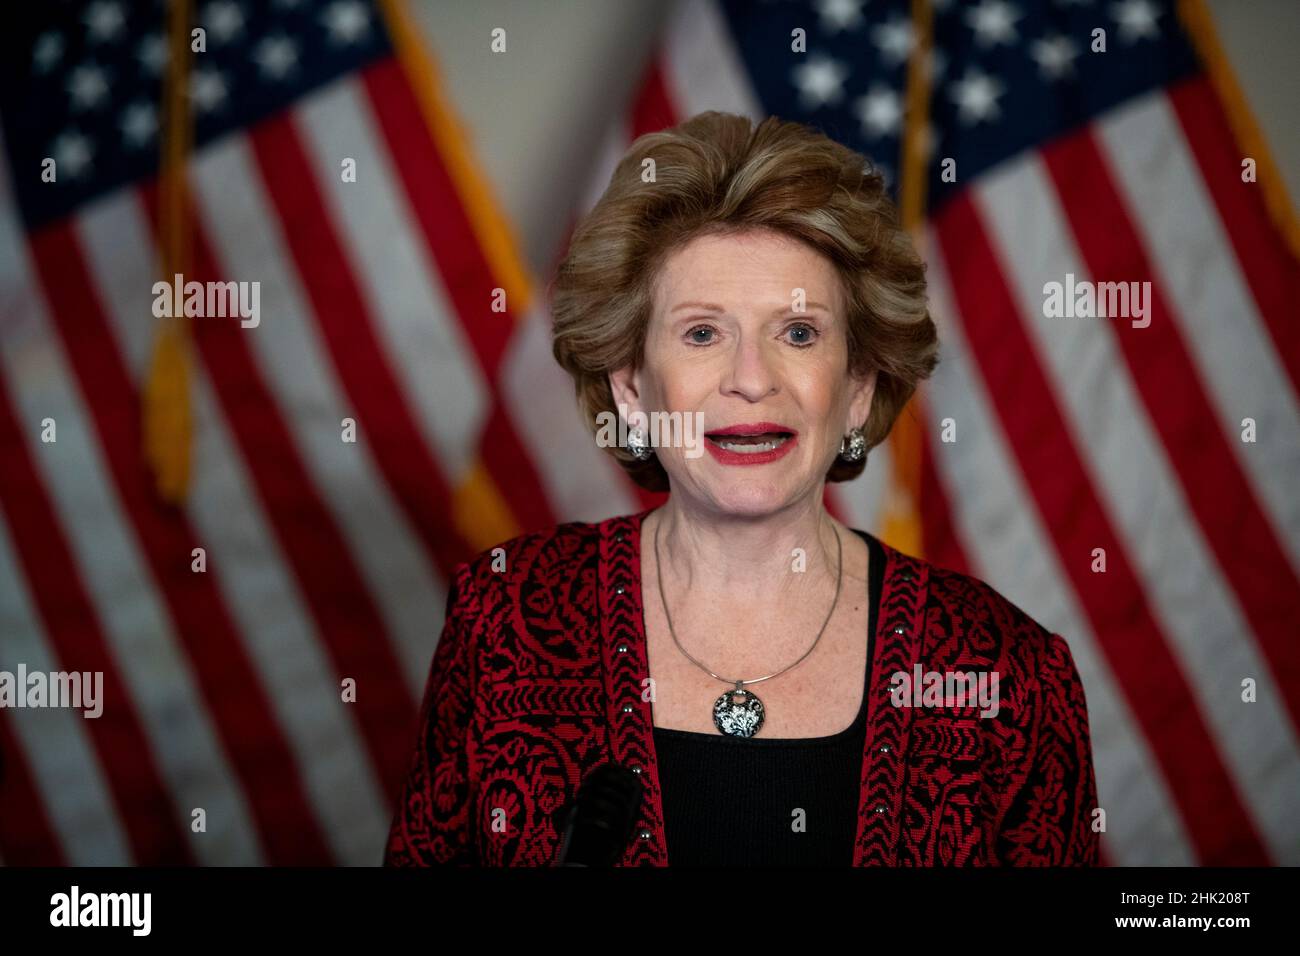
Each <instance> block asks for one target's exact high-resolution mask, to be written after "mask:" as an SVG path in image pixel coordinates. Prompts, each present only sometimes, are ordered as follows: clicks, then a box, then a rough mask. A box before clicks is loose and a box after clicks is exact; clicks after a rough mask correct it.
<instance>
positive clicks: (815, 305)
mask: <svg viewBox="0 0 1300 956" xmlns="http://www.w3.org/2000/svg"><path fill="white" fill-rule="evenodd" d="M682 309H702V310H705V311H708V312H726V311H727V310H726V309H724V308H723V307H722V306H720V305H714V304H713V303H711V302H679V303H677V304H676V305H675V306H673V307H672V308H671V309H669V310H668V311H669V313H670V314H671V313H673V312H678V311H680V310H682ZM808 309H821V311H823V312H829V311H830V308H829V307H828V306H824V305H822V304H821V303H820V302H805V303H804V311H806V310H808ZM787 312H794V313H795V314H796V315H797V314H798V311H797V310H796V309H795V308H794V307H793V306H786V305H783V306H778V307H777V308H775V309H773V310H772V314H773V315H784V314H785V313H787Z"/></svg>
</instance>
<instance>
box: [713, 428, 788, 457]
mask: <svg viewBox="0 0 1300 956" xmlns="http://www.w3.org/2000/svg"><path fill="white" fill-rule="evenodd" d="M704 437H705V438H707V439H708V440H709V441H711V442H713V443H714V444H715V445H717V446H718V447H719V448H722V449H725V450H726V451H730V452H735V453H736V454H738V455H760V454H762V453H763V452H766V451H775V450H776V449H778V448H780V447H781V446H782V445H784V444H785V443H786V442H788V441H789V440H790V439H791V438H792V437H793V433H792V432H785V431H774V432H761V433H759V434H754V435H719V434H712V435H705V436H704Z"/></svg>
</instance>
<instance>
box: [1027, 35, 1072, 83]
mask: <svg viewBox="0 0 1300 956" xmlns="http://www.w3.org/2000/svg"><path fill="white" fill-rule="evenodd" d="M1029 55H1030V56H1032V57H1033V58H1034V62H1035V63H1037V64H1038V72H1039V73H1041V74H1042V75H1043V78H1044V79H1048V80H1059V79H1061V78H1062V77H1064V76H1067V75H1069V74H1071V73H1073V72H1074V58H1075V57H1077V56H1078V55H1079V49H1078V47H1076V46H1075V45H1074V43H1073V42H1071V40H1070V39H1069V38H1068V37H1063V36H1060V35H1053V36H1049V37H1044V38H1043V39H1041V40H1035V41H1034V42H1033V44H1032V45H1031V46H1030V49H1029Z"/></svg>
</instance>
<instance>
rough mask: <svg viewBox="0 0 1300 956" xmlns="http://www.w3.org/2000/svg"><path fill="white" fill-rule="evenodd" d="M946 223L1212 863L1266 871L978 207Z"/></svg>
mask: <svg viewBox="0 0 1300 956" xmlns="http://www.w3.org/2000/svg"><path fill="white" fill-rule="evenodd" d="M936 221H937V224H938V237H939V240H940V245H941V247H942V251H943V255H944V258H945V261H946V262H947V263H948V265H949V268H950V269H951V270H952V285H953V289H954V290H955V294H956V305H957V308H958V310H959V312H960V317H961V320H962V323H963V325H964V328H965V331H966V335H967V337H968V339H969V341H970V345H971V349H972V352H973V354H974V355H975V357H976V359H977V362H978V365H979V367H980V370H981V373H982V377H983V378H984V380H985V381H986V382H992V383H996V385H997V387H996V389H990V394H991V395H992V397H993V400H994V405H995V407H996V408H997V410H998V415H999V417H1000V419H1001V421H1002V423H1003V426H1004V427H1005V428H1006V430H1007V433H1008V435H1009V436H1010V438H1011V446H1012V448H1013V449H1014V450H1015V453H1016V456H1017V460H1018V463H1019V466H1020V469H1021V472H1022V473H1023V474H1024V475H1026V476H1027V478H1028V481H1027V484H1028V486H1029V490H1030V491H1031V492H1032V495H1033V499H1034V501H1035V502H1036V504H1037V506H1038V508H1039V510H1040V511H1041V512H1042V515H1043V521H1044V523H1045V524H1046V525H1047V526H1048V527H1049V528H1051V529H1052V533H1053V541H1054V544H1055V547H1056V548H1057V551H1058V552H1059V554H1060V560H1061V565H1062V567H1063V568H1064V569H1065V571H1066V573H1067V575H1068V576H1069V579H1070V580H1071V582H1072V583H1073V585H1074V588H1075V590H1076V592H1077V593H1078V595H1079V597H1080V599H1081V601H1082V602H1083V606H1084V607H1085V609H1086V611H1087V613H1088V616H1089V618H1090V620H1091V621H1092V625H1093V630H1094V632H1095V633H1096V634H1097V635H1098V638H1099V640H1100V641H1101V644H1102V647H1103V648H1104V649H1105V651H1106V654H1107V657H1108V659H1109V660H1110V662H1111V666H1112V667H1113V668H1114V669H1115V671H1116V673H1117V674H1118V676H1119V679H1120V682H1121V683H1122V685H1123V686H1124V688H1125V691H1126V693H1127V695H1128V699H1129V702H1130V704H1131V706H1132V707H1133V710H1134V712H1135V713H1136V714H1137V716H1138V720H1139V722H1140V724H1141V726H1142V727H1143V729H1144V731H1145V732H1146V734H1147V737H1148V739H1149V740H1150V741H1151V743H1152V746H1153V749H1154V750H1155V752H1156V754H1157V757H1158V759H1159V762H1160V765H1161V767H1162V768H1163V770H1164V772H1165V774H1166V775H1167V777H1168V779H1169V782H1170V787H1171V789H1172V791H1173V792H1174V793H1175V794H1177V795H1178V799H1179V800H1180V802H1181V805H1182V807H1183V812H1184V819H1185V821H1186V824H1187V828H1188V831H1189V833H1190V834H1191V836H1192V839H1193V842H1194V843H1195V845H1196V847H1197V851H1198V854H1199V857H1200V859H1201V860H1202V861H1203V862H1206V863H1212V864H1216V865H1232V864H1254V865H1264V864H1266V863H1267V861H1268V855H1267V853H1266V852H1265V850H1264V847H1263V845H1262V843H1261V841H1260V838H1259V834H1258V833H1257V831H1256V829H1255V827H1254V824H1253V822H1252V821H1251V820H1250V818H1249V816H1248V815H1247V813H1246V811H1245V808H1244V807H1243V806H1242V804H1241V800H1240V797H1239V794H1238V791H1237V786H1236V784H1235V782H1234V781H1233V780H1232V779H1231V778H1230V777H1229V775H1228V773H1227V770H1226V768H1225V767H1224V765H1223V762H1222V759H1221V758H1220V756H1219V755H1218V752H1217V749H1216V747H1215V744H1214V742H1213V739H1212V737H1211V735H1210V733H1209V731H1208V729H1207V728H1206V726H1205V724H1204V721H1203V720H1202V718H1201V716H1200V714H1199V713H1198V712H1197V710H1196V707H1195V705H1194V703H1193V698H1192V694H1191V692H1190V690H1189V688H1188V686H1187V680H1186V678H1185V677H1184V674H1183V668H1182V666H1181V664H1180V663H1179V661H1178V660H1177V659H1176V658H1175V657H1174V656H1173V654H1172V653H1171V652H1170V649H1169V646H1168V643H1167V641H1166V640H1165V638H1164V635H1163V634H1162V632H1161V630H1160V628H1159V625H1158V624H1157V623H1156V621H1155V620H1154V619H1153V617H1152V614H1151V611H1150V609H1149V607H1148V605H1147V601H1146V598H1145V595H1144V594H1143V591H1142V588H1141V586H1140V584H1139V582H1138V579H1137V576H1136V574H1135V572H1134V569H1133V568H1132V567H1131V566H1130V565H1129V563H1128V560H1127V558H1126V556H1125V554H1124V552H1123V549H1122V547H1121V546H1120V542H1119V538H1118V536H1117V535H1116V533H1115V532H1114V530H1113V528H1112V527H1111V525H1110V521H1109V519H1108V518H1107V517H1106V512H1105V509H1104V507H1103V505H1102V503H1101V501H1100V500H1098V498H1097V496H1096V493H1095V492H1094V490H1093V489H1092V488H1091V486H1090V485H1089V482H1088V479H1087V477H1086V475H1087V473H1086V471H1085V469H1084V467H1083V463H1082V461H1081V460H1080V456H1079V453H1078V450H1077V449H1076V447H1075V445H1074V441H1073V440H1072V438H1071V437H1070V433H1069V431H1068V429H1067V427H1066V425H1065V421H1064V419H1063V417H1062V415H1061V413H1060V411H1059V410H1058V408H1057V404H1056V400H1055V398H1054V396H1053V393H1052V389H1051V387H1050V385H1049V384H1048V381H1047V379H1046V378H1045V377H1044V373H1043V371H1042V369H1041V368H1040V367H1039V365H1038V362H1037V358H1036V356H1035V354H1034V351H1033V348H1032V346H1031V345H1030V343H1029V341H1028V339H1027V338H1026V334H1025V330H1024V328H1023V327H1022V324H1021V322H1022V321H1023V320H1022V319H1021V318H1020V316H1019V315H1018V314H1017V308H1016V305H1015V303H1014V301H1013V300H1012V297H1011V294H1010V292H1009V290H1008V289H1007V287H1006V286H1005V284H1004V281H1003V279H1002V275H1003V271H1002V267H1001V263H1000V262H999V261H998V259H997V258H996V256H995V254H994V252H993V249H992V247H991V246H990V244H989V241H988V239H987V237H986V235H985V233H984V230H983V227H982V225H981V224H980V222H979V219H978V215H977V213H976V211H975V207H974V205H973V199H972V197H971V196H970V195H968V194H962V195H959V196H957V197H956V198H954V199H952V200H951V201H950V202H949V203H948V204H947V205H946V206H945V207H944V209H943V211H942V212H941V213H940V214H939V216H938V217H937V220H936ZM1012 396H1016V397H1015V398H1014V399H1013V398H1012ZM1094 548H1103V549H1104V550H1105V554H1106V559H1107V570H1106V573H1105V575H1104V577H1103V576H1102V575H1100V574H1094V573H1093V572H1092V571H1091V569H1090V562H1091V561H1092V560H1093V556H1092V552H1093V549H1094ZM1169 721H1172V722H1173V725H1175V726H1177V727H1178V735H1179V739H1178V740H1172V739H1170V736H1169V735H1168V734H1167V733H1165V732H1164V727H1165V726H1169V724H1168V723H1166V722H1169Z"/></svg>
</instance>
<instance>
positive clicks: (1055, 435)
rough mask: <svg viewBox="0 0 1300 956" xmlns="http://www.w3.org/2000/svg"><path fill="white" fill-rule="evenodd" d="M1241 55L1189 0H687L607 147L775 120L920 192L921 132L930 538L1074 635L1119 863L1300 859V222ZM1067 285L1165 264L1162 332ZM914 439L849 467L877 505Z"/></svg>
mask: <svg viewBox="0 0 1300 956" xmlns="http://www.w3.org/2000/svg"><path fill="white" fill-rule="evenodd" d="M927 23H928V24H929V29H928V30H927V29H926V28H925V24H927ZM798 31H802V34H801V36H802V38H803V40H804V49H801V50H799V51H798V52H796V51H794V50H793V49H792V44H794V43H796V42H797V40H798V39H799V37H800V34H799V33H798ZM1097 31H1101V32H1100V33H1098V32H1097ZM1099 37H1100V38H1101V40H1102V41H1104V44H1105V46H1104V52H1102V47H1101V45H1100V43H1099ZM926 39H928V40H929V42H928V43H926V42H925V40H926ZM918 50H919V54H918ZM914 55H917V56H919V57H920V63H921V66H922V68H923V70H924V75H925V77H926V78H927V81H928V82H927V85H928V87H929V96H928V98H927V99H926V100H925V101H924V103H925V107H926V109H925V113H926V114H928V115H927V116H921V115H911V114H909V112H908V108H907V105H908V89H909V87H908V69H909V63H910V62H911V61H912V60H913V58H914ZM1223 67H1224V64H1223V62H1222V57H1221V54H1220V53H1219V51H1218V50H1217V46H1216V44H1215V42H1214V38H1213V36H1212V33H1211V31H1210V28H1209V24H1208V22H1207V18H1206V14H1205V11H1204V8H1203V7H1202V6H1201V4H1199V3H1180V4H1174V3H1162V2H1156V0H1115V2H1103V0H1098V2H1089V0H1074V2H1058V0H1042V2H1028V0H977V2H972V3H955V2H937V0H936V2H933V3H921V2H917V3H908V2H887V0H869V2H864V0H822V2H816V3H811V4H809V3H797V2H788V3H783V2H771V3H756V4H755V3H742V2H734V0H728V2H722V3H714V2H710V0H691V2H687V3H685V4H684V5H683V6H682V7H681V8H680V9H679V11H678V15H677V16H676V17H675V18H674V20H673V21H672V23H671V24H670V26H669V28H668V35H667V38H666V42H665V43H664V45H663V49H662V53H661V55H660V56H659V57H658V58H656V60H655V61H654V63H653V64H652V66H651V69H650V75H649V77H648V80H647V82H646V84H645V86H644V88H643V89H642V91H641V94H640V97H639V99H638V103H637V105H636V107H635V108H634V109H633V110H631V111H630V114H629V118H628V120H627V122H626V124H625V125H624V128H623V131H622V136H621V137H616V138H615V139H614V141H612V142H611V144H610V148H609V150H608V152H609V154H610V155H615V154H617V153H618V151H619V149H620V147H621V146H622V145H625V143H626V139H627V137H628V136H631V135H635V134H639V133H642V132H645V131H647V130H649V129H652V128H654V127H656V126H658V125H663V124H669V123H673V122H676V121H678V120H679V119H681V118H684V117H687V116H690V115H692V114H694V113H696V112H698V111H700V110H704V109H720V110H728V111H732V112H740V113H747V114H749V115H752V116H754V117H756V118H757V117H761V116H766V115H768V114H776V115H780V116H782V117H784V118H787V119H795V120H801V121H804V122H808V123H811V124H813V125H815V126H817V127H819V128H820V129H822V130H823V131H824V132H826V133H827V134H828V135H830V136H832V137H834V138H836V139H838V140H840V141H842V142H845V143H846V144H848V145H850V146H853V147H854V148H856V149H859V150H861V151H862V152H864V153H865V154H867V155H868V156H870V157H872V158H873V159H874V160H875V162H876V163H877V165H879V166H880V167H881V168H882V170H883V171H884V172H885V174H886V176H887V177H888V178H890V179H891V180H893V181H894V182H895V183H898V184H899V185H900V186H905V177H906V170H905V169H903V168H902V166H903V161H902V159H901V158H900V157H901V156H902V155H903V149H902V142H903V136H904V131H905V129H906V124H907V123H908V122H915V123H917V124H918V129H919V131H920V132H921V134H922V135H921V137H920V139H921V141H922V143H923V144H926V145H927V146H928V149H927V150H926V152H925V153H924V154H923V156H924V162H923V164H922V167H921V168H922V170H923V171H922V173H921V175H922V176H923V177H924V180H925V193H926V195H927V196H928V201H927V204H926V205H927V208H926V215H925V219H924V223H923V225H922V227H921V228H920V235H919V239H920V242H921V246H922V249H923V252H924V254H925V257H926V260H927V263H928V278H929V291H930V302H931V310H932V314H933V315H934V317H935V320H936V322H937V323H938V324H939V337H940V352H941V357H940V364H939V368H938V369H937V371H936V374H935V377H934V379H933V380H932V381H931V382H930V383H929V385H928V387H927V388H926V389H925V391H924V394H923V395H922V397H921V400H920V409H919V413H918V415H917V418H918V423H919V424H918V427H919V431H920V432H921V433H922V439H921V442H920V456H921V463H920V469H919V475H918V477H917V478H916V485H915V487H914V489H913V491H914V494H915V496H916V498H915V506H916V510H917V511H918V512H919V514H920V526H921V549H920V550H921V551H922V552H923V554H924V556H925V557H926V558H927V559H929V560H931V561H934V562H935V563H938V564H941V565H944V566H948V567H951V568H954V569H956V570H960V571H964V572H967V573H972V574H975V575H976V576H978V577H981V578H983V579H985V580H987V581H989V582H990V583H991V584H993V586H994V587H996V588H998V589H999V590H1000V591H1002V593H1003V594H1005V595H1006V596H1007V597H1009V598H1010V599H1011V600H1012V601H1014V602H1015V603H1016V604H1018V605H1019V606H1021V607H1022V608H1024V609H1025V610H1026V611H1028V612H1029V613H1030V614H1031V615H1032V616H1034V617H1035V618H1036V619H1037V620H1038V621H1040V622H1041V623H1043V624H1045V625H1046V626H1049V627H1050V628H1052V629H1053V630H1054V631H1057V632H1059V633H1060V634H1062V635H1064V636H1066V638H1067V640H1068V642H1069V644H1070V648H1071V650H1072V652H1073V655H1074V658H1075V661H1076V662H1077V666H1078V668H1079V671H1080V675H1081V678H1082V680H1083V683H1084V687H1085V690H1086V693H1087V697H1088V707H1089V717H1090V723H1091V730H1092V744H1093V748H1094V760H1095V764H1096V775H1097V784H1098V789H1099V798H1100V804H1101V807H1102V808H1103V809H1105V811H1106V832H1105V835H1104V836H1103V840H1102V845H1103V854H1104V855H1105V858H1106V860H1107V861H1108V862H1110V863H1112V864H1118V865H1167V864H1176V865H1177V864H1183V865H1198V864H1202V865H1216V864H1217V865H1237V864H1257V865H1263V864H1269V863H1274V864H1276V863H1286V864H1291V865H1294V864H1296V863H1300V815H1298V814H1297V812H1296V811H1297V809H1300V742H1298V741H1297V727H1298V726H1300V682H1298V680H1297V679H1298V678H1300V586H1298V582H1297V569H1300V499H1297V497H1296V494H1295V482H1296V476H1297V475H1298V474H1300V411H1298V408H1297V383H1298V382H1300V328H1298V327H1297V324H1296V315H1297V313H1296V304H1295V303H1296V302H1297V301H1300V298H1298V295H1300V269H1298V267H1297V245H1296V242H1295V240H1296V235H1297V233H1296V230H1295V226H1294V212H1293V210H1291V209H1290V208H1289V207H1286V208H1282V209H1279V208H1278V207H1277V206H1276V205H1274V206H1273V207H1272V208H1270V206H1269V200H1268V194H1267V189H1268V187H1270V186H1275V185H1276V183H1272V182H1270V181H1269V177H1270V176H1275V174H1276V171H1275V170H1272V169H1270V168H1267V167H1269V162H1268V160H1267V158H1266V157H1265V156H1264V155H1263V154H1262V152H1261V151H1260V147H1261V144H1260V143H1259V142H1258V141H1257V140H1254V139H1253V137H1252V136H1251V135H1250V134H1251V132H1252V131H1251V129H1250V124H1249V121H1248V117H1247V116H1246V115H1245V111H1244V109H1243V108H1242V106H1241V103H1240V102H1238V101H1236V100H1238V97H1236V96H1235V95H1234V94H1235V90H1234V89H1233V86H1232V83H1231V79H1230V77H1228V76H1227V75H1226V73H1225V72H1224V70H1223ZM1216 71H1217V75H1216ZM1247 140H1252V141H1251V142H1249V143H1248V144H1247ZM1247 158H1250V159H1252V160H1254V163H1255V164H1256V165H1255V166H1254V167H1252V168H1257V169H1259V170H1260V172H1259V173H1258V178H1255V177H1254V176H1246V175H1244V173H1245V168H1244V166H1243V161H1244V160H1245V159H1247ZM945 171H949V173H950V174H949V175H947V176H945ZM952 173H955V175H952ZM1248 179H1249V180H1250V181H1247V180H1248ZM1272 195H1273V196H1274V198H1276V192H1274V193H1272ZM1071 276H1072V277H1073V279H1072V280H1071V279H1069V278H1068V277H1071ZM1069 281H1074V282H1076V283H1077V282H1086V281H1093V282H1099V283H1100V282H1125V283H1131V282H1139V283H1140V282H1150V283H1151V286H1150V290H1151V296H1150V314H1149V316H1148V318H1149V320H1150V321H1149V325H1146V326H1145V327H1140V325H1139V324H1138V323H1136V321H1129V320H1128V319H1124V318H1116V317H1110V318H1051V317H1048V312H1049V310H1047V309H1045V287H1046V286H1047V285H1048V284H1049V283H1054V282H1055V283H1062V284H1065V283H1067V282H1069ZM1247 420H1249V422H1248V421H1247ZM1247 436H1249V437H1250V438H1252V439H1253V440H1249V441H1248V440H1246V438H1247ZM898 450H899V448H898V447H897V446H890V447H887V448H884V449H881V452H883V454H882V453H873V460H872V461H871V463H870V464H869V465H868V468H867V472H866V475H865V476H864V479H865V480H863V481H862V482H861V485H860V487H855V486H854V485H849V486H847V487H845V486H836V487H833V488H832V490H831V492H830V496H831V498H832V499H833V501H834V502H835V503H836V504H837V505H838V510H839V512H840V513H841V514H843V515H847V516H848V517H849V518H850V519H852V520H853V522H854V523H855V524H856V525H857V526H858V527H864V528H875V527H878V526H880V525H881V523H882V519H881V514H882V509H883V508H885V507H886V506H887V504H888V497H889V495H891V494H893V493H895V492H894V491H892V490H891V488H890V482H889V481H888V477H887V476H888V475H889V473H890V471H891V463H890V461H889V458H890V456H891V454H894V453H896V452H897V451H898ZM1099 561H1104V564H1101V563H1099ZM1103 567H1104V571H1103V570H1101V569H1102V568H1103ZM1244 682H1249V685H1248V686H1244ZM1250 688H1253V697H1250V702H1247V700H1246V698H1247V697H1248V696H1250V695H1249V690H1250Z"/></svg>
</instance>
